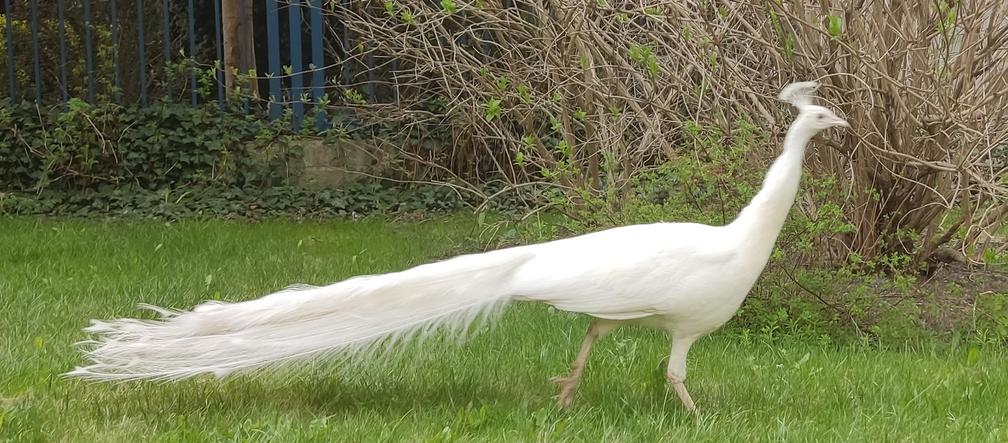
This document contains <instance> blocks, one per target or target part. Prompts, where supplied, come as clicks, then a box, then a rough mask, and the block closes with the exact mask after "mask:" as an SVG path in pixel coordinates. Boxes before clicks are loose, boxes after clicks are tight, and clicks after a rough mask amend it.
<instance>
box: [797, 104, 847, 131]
mask: <svg viewBox="0 0 1008 443" xmlns="http://www.w3.org/2000/svg"><path fill="white" fill-rule="evenodd" d="M800 109H801V110H800V111H799V113H798V121H800V122H801V123H802V124H803V125H805V126H807V127H809V128H814V129H815V131H816V132H819V131H822V130H823V129H829V128H832V127H834V126H842V127H844V128H849V127H850V124H849V123H847V120H844V119H842V118H840V117H838V116H837V115H836V114H834V113H833V111H830V110H829V109H826V108H824V107H822V106H817V105H805V106H803V107H802V108H800Z"/></svg>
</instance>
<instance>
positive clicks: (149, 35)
mask: <svg viewBox="0 0 1008 443" xmlns="http://www.w3.org/2000/svg"><path fill="white" fill-rule="evenodd" d="M225 1H226V0H225ZM234 1H237V2H238V3H239V5H240V8H242V12H249V11H251V14H248V15H247V16H248V17H251V19H252V23H241V25H243V26H251V27H252V29H254V32H250V33H249V34H250V35H252V36H253V38H252V42H251V47H249V48H243V49H242V50H241V51H239V53H238V57H239V58H241V60H230V59H229V60H225V58H226V56H225V54H224V50H225V48H224V47H223V46H224V44H223V42H224V29H223V26H224V25H225V23H222V18H224V17H223V16H222V3H221V2H222V0H56V1H40V0H28V1H25V0H19V1H15V2H14V5H12V2H11V0H3V10H2V15H0V19H2V31H3V34H4V37H3V38H2V39H0V44H2V45H3V54H2V57H3V59H4V60H5V64H6V69H3V70H2V71H3V72H0V76H2V77H3V81H2V82H0V88H2V89H0V91H2V94H0V99H3V98H6V99H10V100H13V101H29V102H34V103H36V104H38V105H40V106H52V105H59V104H65V103H66V102H68V101H69V100H71V99H81V100H86V101H87V102H90V103H101V102H114V103H119V104H123V105H140V106H147V105H149V104H150V103H153V102H158V101H171V102H175V103H183V102H188V103H190V104H192V105H194V106H196V105H201V104H205V103H208V102H216V103H220V104H221V106H223V105H224V104H225V103H227V102H228V101H231V102H235V101H238V102H240V103H242V104H243V105H244V106H245V107H246V109H248V111H249V112H257V111H258V110H259V109H262V110H263V111H265V112H266V115H268V117H269V118H271V119H276V118H279V117H281V116H282V115H284V110H285V109H289V110H290V115H291V116H292V119H293V122H292V123H293V124H294V125H301V122H302V120H303V119H304V118H305V116H306V114H308V113H311V112H312V111H313V110H315V107H317V106H320V104H321V103H323V102H324V101H325V100H326V97H327V96H328V95H329V94H331V93H332V92H333V90H340V89H342V88H344V87H347V85H351V84H362V83H363V84H366V85H367V86H365V88H364V92H365V93H366V94H367V95H369V96H370V97H371V98H373V97H374V94H375V93H374V87H373V84H368V83H367V81H363V82H356V83H355V81H356V80H355V78H356V77H358V76H361V75H366V76H367V77H368V78H370V77H371V75H370V74H369V73H368V72H367V71H368V70H367V68H366V66H365V67H363V68H364V69H360V68H361V66H354V65H353V63H342V62H341V60H344V59H345V58H346V57H345V56H344V55H345V54H346V50H345V48H348V47H350V45H351V42H350V41H349V36H348V35H347V33H346V31H345V30H343V31H340V28H341V27H340V26H339V24H338V23H332V18H331V17H329V16H327V14H324V11H323V9H322V8H323V7H324V2H323V0H289V1H278V0H234ZM345 1H346V0H344V2H345ZM246 8H247V9H246ZM242 16H243V17H244V16H245V15H244V14H243V15H242ZM225 21H226V20H225ZM264 53H265V54H264ZM230 58H233V57H230ZM225 61H227V62H228V63H225ZM229 65H231V66H245V67H249V68H257V69H255V71H252V72H250V73H249V74H250V77H248V78H247V80H248V81H247V83H245V84H247V85H249V86H248V87H247V88H245V90H244V93H241V91H239V93H237V94H236V93H235V90H234V89H232V90H231V91H228V90H226V89H225V73H224V67H226V66H229ZM372 80H373V79H372ZM260 90H261V91H264V92H266V94H262V93H260V92H258V91H260ZM264 96H265V98H263V99H260V97H264ZM316 115H317V120H316V121H315V126H316V127H317V128H318V129H320V130H323V129H325V127H326V126H327V122H326V117H325V116H324V113H322V112H318V113H316Z"/></svg>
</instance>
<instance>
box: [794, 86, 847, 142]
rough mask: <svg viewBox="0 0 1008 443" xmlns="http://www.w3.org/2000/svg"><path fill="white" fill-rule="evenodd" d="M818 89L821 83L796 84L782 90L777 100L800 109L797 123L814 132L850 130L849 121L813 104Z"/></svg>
mask: <svg viewBox="0 0 1008 443" xmlns="http://www.w3.org/2000/svg"><path fill="white" fill-rule="evenodd" d="M818 88H819V83H817V82H795V83H791V84H789V85H787V86H785V87H784V89H781V92H780V94H779V95H778V96H777V98H778V99H780V100H781V101H784V102H787V103H791V104H792V105H793V106H794V107H795V108H798V118H797V120H796V121H795V123H796V124H800V125H801V126H802V127H805V128H809V129H811V130H812V131H813V132H819V131H822V130H823V129H828V128H832V127H834V126H843V127H845V128H849V127H850V125H849V124H848V123H847V120H844V119H842V118H840V117H837V115H836V114H834V113H833V111H830V110H829V109H826V108H824V107H822V106H818V105H815V104H813V103H812V98H813V97H814V93H815V90H816V89H818Z"/></svg>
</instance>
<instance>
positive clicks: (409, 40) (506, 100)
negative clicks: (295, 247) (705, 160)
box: [329, 0, 1008, 265]
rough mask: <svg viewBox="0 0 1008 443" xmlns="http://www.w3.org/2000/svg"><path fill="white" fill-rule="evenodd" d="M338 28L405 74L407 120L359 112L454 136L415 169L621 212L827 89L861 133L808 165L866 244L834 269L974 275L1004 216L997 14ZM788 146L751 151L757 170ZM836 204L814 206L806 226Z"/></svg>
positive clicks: (1007, 89) (916, 10) (660, 10)
mask: <svg viewBox="0 0 1008 443" xmlns="http://www.w3.org/2000/svg"><path fill="white" fill-rule="evenodd" d="M368 5H370V6H368ZM329 8H330V10H331V12H332V13H333V14H335V15H336V16H337V18H338V19H339V21H340V22H342V23H346V24H347V26H348V27H349V28H350V30H351V31H352V34H353V36H354V38H355V39H357V40H358V41H362V42H364V44H363V45H361V47H359V48H355V51H351V53H352V54H354V55H353V56H354V57H358V58H360V59H363V58H364V57H369V56H371V57H376V59H377V60H383V61H384V63H383V64H382V65H381V66H379V67H377V69H384V70H387V71H390V72H391V73H393V74H394V79H395V80H394V82H393V84H392V85H391V86H392V87H393V88H395V90H396V97H397V100H396V101H395V102H394V103H391V104H384V105H379V104H366V103H362V102H361V101H360V100H356V101H355V103H354V105H355V106H356V107H357V109H359V110H360V112H362V113H365V114H368V115H370V116H372V117H374V118H380V119H383V120H386V121H394V122H395V123H396V125H397V126H396V127H397V128H399V129H400V132H399V133H398V134H396V135H397V138H400V139H402V138H404V136H406V137H405V138H412V139H416V140H422V139H423V138H424V136H425V135H426V134H428V133H429V132H430V131H432V130H433V129H432V128H442V130H443V129H444V128H448V129H449V130H450V132H451V137H452V139H453V140H454V141H455V143H454V145H453V146H452V147H451V148H450V149H445V150H436V149H429V148H423V146H424V144H423V143H419V142H418V143H416V144H414V145H413V146H411V147H408V148H405V149H404V154H406V155H407V156H408V157H409V158H410V159H412V160H413V161H414V162H418V163H420V164H425V165H428V166H429V167H430V168H432V170H437V171H440V173H445V174H449V175H452V176H455V177H459V178H471V177H473V176H478V175H479V172H481V171H488V170H489V171H494V172H496V173H497V174H499V175H501V176H503V177H506V178H508V179H509V180H510V181H511V182H513V183H530V182H548V183H551V184H553V185H555V186H558V187H560V188H562V189H565V190H566V191H567V192H566V195H567V196H568V197H569V198H571V199H572V200H573V201H575V202H578V201H580V200H581V199H582V198H584V197H585V196H590V195H596V196H597V195H603V196H619V195H621V194H623V193H625V192H626V191H627V190H628V187H629V186H628V184H629V183H631V180H630V178H631V177H633V176H634V175H635V174H637V173H638V172H639V171H640V170H641V169H642V168H646V167H649V166H652V165H656V164H659V163H661V162H664V161H670V160H671V161H675V159H676V158H679V157H681V156H684V155H689V156H702V155H704V153H702V152H690V151H689V148H688V146H689V145H688V144H686V143H683V140H684V137H685V135H684V132H685V131H684V128H686V127H687V126H688V125H689V124H691V123H692V124H697V123H700V124H704V125H707V124H713V125H715V126H717V127H720V128H722V130H723V131H724V133H725V134H726V135H727V136H728V137H729V138H730V137H731V134H732V131H733V128H735V127H736V122H737V121H739V120H741V121H747V122H751V123H752V124H754V125H755V126H757V127H761V128H763V130H764V131H765V132H766V133H767V135H769V136H770V137H771V138H772V139H779V137H780V136H782V135H783V132H784V129H785V128H784V125H785V124H786V123H787V122H788V121H789V119H790V117H789V112H790V110H788V109H786V108H785V107H783V106H780V105H779V104H778V103H776V102H775V101H774V100H773V97H774V95H775V94H776V92H777V91H778V90H779V88H780V86H781V85H783V84H786V83H788V82H790V81H795V80H807V79H817V80H818V81H820V82H821V83H822V85H823V88H822V95H823V97H824V98H825V99H826V100H828V101H829V105H830V106H832V107H835V108H838V109H840V110H841V112H843V113H845V114H846V115H847V117H848V119H849V120H850V121H851V123H852V124H853V125H854V130H853V131H845V132H842V133H839V132H838V133H833V134H827V135H826V137H825V138H824V139H823V140H821V143H820V148H819V149H814V150H812V151H810V154H809V164H810V165H811V169H812V170H813V171H814V173H815V175H816V176H819V177H827V176H828V177H833V178H835V180H836V183H837V185H836V188H835V197H836V199H837V200H839V201H840V204H841V208H842V213H843V216H844V217H845V218H846V220H847V221H848V222H850V223H851V224H853V225H854V226H855V227H856V229H855V230H854V232H853V233H851V234H845V235H828V236H825V237H824V238H821V239H820V241H821V243H822V245H823V246H824V248H825V249H826V250H832V251H833V255H834V256H836V257H844V258H846V257H848V256H849V255H850V254H856V255H857V256H859V257H861V258H865V259H873V258H877V257H886V256H892V255H894V254H899V255H903V256H906V257H908V261H909V262H908V263H906V264H907V265H916V264H920V263H922V262H924V261H926V260H928V259H929V258H931V257H932V256H933V255H934V252H935V251H936V250H937V249H938V248H939V247H941V246H943V245H945V244H947V243H949V242H951V241H954V242H955V244H954V246H956V248H957V249H959V250H961V251H962V252H963V253H964V254H966V255H967V256H970V257H974V258H976V257H978V254H980V252H981V251H982V249H983V247H984V246H985V245H984V244H983V242H987V241H991V239H994V238H996V237H994V236H992V235H990V231H991V229H992V228H993V227H995V226H997V225H999V224H1001V223H1003V219H1004V217H1005V215H1006V213H1008V202H1006V196H1008V192H1006V191H1008V185H1006V175H1008V172H1006V164H1005V159H1004V153H1003V150H1004V146H1005V145H1006V144H1008V118H1006V117H1008V116H1006V109H1008V80H1006V79H1008V62H1006V52H1008V41H1006V40H1008V18H1006V12H1008V6H1006V5H1005V4H1004V2H1002V1H1000V0H978V1H973V2H950V3H946V2H942V1H939V2H930V3H926V2H921V3H915V2H895V1H893V2H890V1H882V0H876V1H860V2H851V1H826V0H819V1H807V2H792V1H774V0H771V1H727V0H718V1H684V2H680V1H676V2H632V1H611V0H596V1H587V2H586V1H579V0H569V1H566V2H553V1H531V2H529V1H514V2H511V1H505V2H491V1H485V0H477V1H471V2H470V1H461V0H459V1H455V0H443V1H441V2H440V3H438V2H432V1H426V0H424V1H422V0H390V1H386V2H384V3H383V5H381V6H380V7H379V6H378V5H376V4H370V3H366V4H362V5H358V4H357V3H356V2H354V3H352V4H351V7H349V8H344V7H343V6H341V3H340V2H331V3H330V4H329ZM348 94H349V95H350V96H354V94H353V92H348ZM351 101H354V100H351ZM777 145H778V144H776V143H771V144H769V145H768V146H766V147H753V149H754V151H753V153H752V154H753V161H754V167H755V166H759V167H762V166H763V165H765V164H766V163H768V162H769V160H770V159H771V158H772V157H773V156H775V155H776V153H777V149H776V146H777ZM999 150H1000V151H999ZM999 152H1001V153H1000V154H999ZM999 155H1000V157H999ZM476 162H479V164H480V165H481V166H478V167H472V164H473V163H476ZM611 200H612V201H617V200H618V198H612V199H611ZM822 203H823V202H822V201H819V200H815V199H811V198H808V197H807V196H805V197H804V198H800V199H799V207H800V208H802V210H803V211H806V212H807V213H808V214H815V213H816V209H817V206H818V205H820V204H822ZM1004 247H1005V246H1001V248H1004Z"/></svg>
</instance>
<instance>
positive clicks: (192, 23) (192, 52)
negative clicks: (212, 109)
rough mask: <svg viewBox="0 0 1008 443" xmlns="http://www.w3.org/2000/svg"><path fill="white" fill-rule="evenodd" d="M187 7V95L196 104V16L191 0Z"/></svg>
mask: <svg viewBox="0 0 1008 443" xmlns="http://www.w3.org/2000/svg"><path fill="white" fill-rule="evenodd" d="M187 9H188V11H187V12H188V14H187V15H188V20H189V61H190V63H192V66H190V67H189V71H190V72H189V83H190V88H191V89H192V91H190V93H189V95H190V97H191V98H192V105H193V106H196V89H197V86H196V17H195V16H194V14H193V0H189V4H188V5H187Z"/></svg>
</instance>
